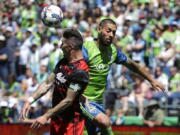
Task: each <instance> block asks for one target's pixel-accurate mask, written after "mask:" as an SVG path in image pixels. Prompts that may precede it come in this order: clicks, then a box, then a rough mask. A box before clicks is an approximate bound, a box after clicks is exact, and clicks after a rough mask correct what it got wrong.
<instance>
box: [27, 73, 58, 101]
mask: <svg viewBox="0 0 180 135" xmlns="http://www.w3.org/2000/svg"><path fill="white" fill-rule="evenodd" d="M54 78H55V74H54V73H51V74H50V75H49V76H48V78H47V79H46V81H44V82H43V83H41V84H40V86H39V87H38V88H37V89H36V91H35V92H34V93H33V94H32V96H31V97H32V98H33V101H32V102H31V103H33V102H34V101H36V100H37V99H39V98H40V97H42V96H43V95H44V94H46V93H47V92H48V91H49V90H51V89H53V88H54Z"/></svg>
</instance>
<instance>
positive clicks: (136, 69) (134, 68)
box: [124, 59, 153, 82]
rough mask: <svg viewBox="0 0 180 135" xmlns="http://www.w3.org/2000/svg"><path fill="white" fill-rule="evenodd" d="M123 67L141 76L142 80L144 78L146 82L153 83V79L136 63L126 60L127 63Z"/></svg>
mask: <svg viewBox="0 0 180 135" xmlns="http://www.w3.org/2000/svg"><path fill="white" fill-rule="evenodd" d="M124 65H125V66H126V67H127V68H129V69H130V70H132V71H133V72H135V73H137V74H139V75H141V76H142V77H143V78H145V79H146V80H148V81H150V82H152V81H153V77H152V76H151V75H150V74H148V73H147V71H145V69H144V68H143V67H141V66H139V64H138V63H136V62H134V61H132V60H130V59H128V61H127V62H126V63H124Z"/></svg>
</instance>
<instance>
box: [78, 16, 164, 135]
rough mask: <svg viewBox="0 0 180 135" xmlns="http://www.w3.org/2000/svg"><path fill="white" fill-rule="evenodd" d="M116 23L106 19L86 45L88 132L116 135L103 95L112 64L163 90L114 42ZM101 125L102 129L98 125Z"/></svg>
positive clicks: (84, 101)
mask: <svg viewBox="0 0 180 135" xmlns="http://www.w3.org/2000/svg"><path fill="white" fill-rule="evenodd" d="M116 29H117V26H116V23H115V22H114V21H113V20H111V19H104V20H102V21H101V22H100V24H99V27H98V38H97V41H87V42H85V43H84V45H83V56H84V58H85V60H86V62H87V64H88V66H89V74H90V81H89V84H88V86H87V88H86V89H85V91H84V93H83V96H84V97H86V98H85V100H82V101H81V102H80V105H81V109H82V111H83V113H84V114H85V115H86V116H87V118H88V119H87V120H86V129H87V131H88V134H89V135H96V134H97V132H101V133H102V134H103V135H109V134H113V133H112V132H111V130H110V129H109V128H110V126H111V122H110V119H109V117H108V116H107V115H106V114H105V109H104V106H103V94H104V91H105V86H106V80H107V75H108V71H109V70H110V66H111V65H112V64H113V63H117V64H123V65H124V66H126V67H127V68H129V69H130V70H132V71H134V72H135V73H138V74H139V75H141V76H142V77H144V78H145V79H146V80H148V81H149V82H150V83H151V85H152V87H153V88H154V89H155V90H158V91H161V90H164V87H163V86H162V84H161V83H159V82H158V81H156V80H155V79H154V78H153V77H152V76H151V75H149V74H148V73H147V72H146V71H145V69H144V68H143V67H140V66H139V65H138V64H137V63H136V62H134V61H132V60H131V59H128V58H127V57H126V56H125V54H123V53H122V52H121V51H120V50H119V49H117V48H116V47H115V46H114V45H113V44H112V41H113V39H114V37H115V33H116ZM97 127H100V128H97Z"/></svg>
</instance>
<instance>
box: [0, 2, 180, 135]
mask: <svg viewBox="0 0 180 135" xmlns="http://www.w3.org/2000/svg"><path fill="white" fill-rule="evenodd" d="M49 4H55V5H58V6H60V7H61V9H62V10H63V13H64V19H63V22H62V23H61V27H60V28H56V29H55V28H50V27H46V26H44V25H43V24H42V22H41V17H40V12H41V10H42V8H43V7H44V6H47V5H49ZM107 17H108V18H111V19H113V20H114V21H115V22H116V23H117V25H118V29H117V32H116V38H115V40H114V44H115V45H116V46H117V47H118V48H120V49H121V50H122V51H123V52H125V53H126V54H127V56H128V57H130V58H132V59H133V60H135V61H136V62H138V63H140V64H142V66H145V67H146V70H147V72H149V73H151V74H152V75H153V76H155V78H156V79H157V80H159V81H160V82H162V83H163V84H164V86H165V88H166V91H168V92H167V95H166V94H165V93H162V92H155V91H153V90H152V88H151V86H150V85H149V84H148V82H147V81H145V80H143V79H142V78H139V77H138V76H137V75H136V74H135V73H132V72H130V71H129V70H127V69H126V68H125V67H123V66H121V65H113V66H112V69H111V72H110V73H109V77H108V80H107V91H106V94H105V95H104V99H105V103H104V104H105V106H106V111H107V113H108V115H109V116H110V117H111V120H112V123H113V125H114V128H113V129H114V131H115V132H116V131H117V132H116V134H121V135H144V134H147V135H150V134H151V133H150V132H153V133H152V134H153V135H180V128H179V126H180V1H179V0H1V1H0V123H1V124H0V130H1V131H4V129H6V131H8V129H12V128H10V127H11V126H16V128H17V127H18V126H20V127H21V126H22V129H23V127H24V129H26V130H27V134H28V132H29V134H33V135H34V134H42V133H40V131H39V132H38V133H33V132H32V133H31V132H30V130H31V129H29V128H28V127H29V125H23V124H20V123H19V122H18V118H19V114H20V112H21V108H22V106H23V104H24V101H25V100H26V99H27V97H28V95H30V94H31V93H32V92H33V91H34V90H35V89H36V88H37V87H38V85H39V84H40V83H41V82H42V81H44V80H45V79H46V77H47V75H48V73H50V72H52V70H53V68H54V66H55V64H56V63H57V61H58V60H59V59H61V58H62V51H61V49H60V48H59V46H60V44H61V34H62V30H63V29H64V28H69V27H74V28H78V29H79V30H80V32H81V33H82V35H83V37H84V40H92V39H94V38H97V31H96V28H97V25H98V23H99V21H100V20H102V19H104V18H107ZM50 97H51V92H49V93H48V95H46V97H44V98H42V99H41V100H39V101H38V102H37V103H36V104H33V106H32V110H31V112H30V114H29V117H30V118H35V117H38V116H40V115H41V114H43V113H44V112H45V111H46V110H47V109H48V108H49V107H50V106H51V100H50ZM152 100H156V101H157V104H158V106H159V107H160V108H159V109H161V113H160V114H161V118H160V119H159V121H161V126H162V130H161V129H157V128H161V127H154V128H148V126H147V124H145V123H144V120H145V119H146V111H147V109H148V107H147V106H148V103H150V101H152ZM157 115H159V114H157ZM17 123H18V124H17ZM132 125H135V126H136V127H134V128H135V129H137V131H136V132H135V130H134V133H133V131H132V132H130V131H129V130H128V128H131V129H133V127H132ZM27 126H28V127H27ZM118 126H119V128H122V129H121V130H120V131H124V132H121V133H120V131H119V132H118ZM126 126H127V129H126V130H125V128H126ZM123 127H125V128H124V129H123ZM171 127H172V128H171ZM47 128H48V126H47V127H45V129H47ZM173 128H174V129H173ZM143 129H144V131H143ZM146 129H147V130H146ZM153 129H154V130H153ZM42 130H43V129H42ZM138 130H139V131H140V132H138ZM1 131H0V134H2V135H8V133H5V132H4V134H3V132H1ZM12 131H14V130H12ZM157 132H162V133H157ZM14 133H15V132H14ZM29 134H28V135H29ZM43 134H45V133H43ZM47 134H48V133H47Z"/></svg>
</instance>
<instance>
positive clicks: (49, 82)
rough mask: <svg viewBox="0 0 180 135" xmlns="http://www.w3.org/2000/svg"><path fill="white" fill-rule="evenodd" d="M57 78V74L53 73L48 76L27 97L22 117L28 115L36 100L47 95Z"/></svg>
mask: <svg viewBox="0 0 180 135" xmlns="http://www.w3.org/2000/svg"><path fill="white" fill-rule="evenodd" d="M54 80H55V74H54V73H51V74H50V75H49V76H48V78H47V79H46V80H45V81H44V82H43V83H41V84H40V86H39V87H38V88H37V89H36V91H35V92H34V93H33V94H32V95H31V96H30V97H29V98H28V99H27V101H26V103H25V105H24V107H23V109H22V113H21V117H20V119H25V118H26V117H27V116H28V112H29V110H30V105H31V104H32V103H33V102H35V101H36V100H37V99H39V98H41V97H42V96H43V95H45V94H46V93H47V92H48V91H49V90H51V89H52V88H53V86H54V85H53V84H54Z"/></svg>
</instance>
